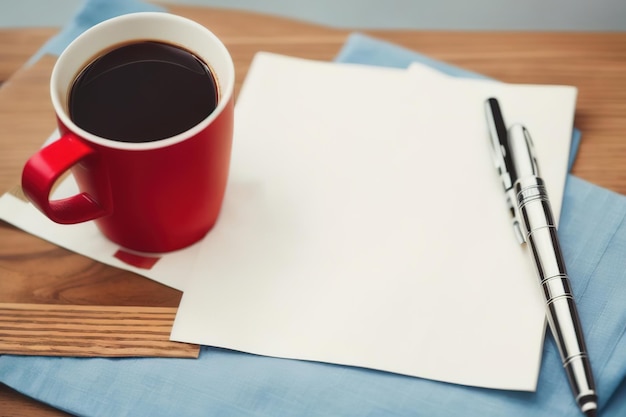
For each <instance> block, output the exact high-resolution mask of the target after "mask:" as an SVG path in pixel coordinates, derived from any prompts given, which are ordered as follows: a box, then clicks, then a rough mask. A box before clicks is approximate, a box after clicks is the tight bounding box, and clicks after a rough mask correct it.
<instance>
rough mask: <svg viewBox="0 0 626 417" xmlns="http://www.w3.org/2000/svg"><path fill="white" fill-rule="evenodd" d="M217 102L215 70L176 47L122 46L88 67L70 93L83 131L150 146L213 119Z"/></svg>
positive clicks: (72, 111) (72, 114)
mask: <svg viewBox="0 0 626 417" xmlns="http://www.w3.org/2000/svg"><path fill="white" fill-rule="evenodd" d="M217 100H218V86H217V82H216V80H215V78H214V76H213V74H212V73H211V70H210V68H209V67H208V65H207V64H206V63H204V62H203V61H202V60H201V59H199V58H198V57H196V56H195V55H194V54H192V53H191V52H189V51H187V50H185V49H182V48H179V47H177V46H174V45H170V44H167V43H161V42H153V41H142V42H135V43H130V44H125V45H121V46H119V47H117V48H115V49H113V50H111V51H109V52H106V53H105V54H103V55H102V56H100V57H98V58H96V59H95V60H94V61H92V62H91V63H89V64H88V65H87V66H86V67H85V68H84V69H83V70H82V71H81V72H80V74H79V75H78V76H77V77H76V79H75V80H74V84H73V85H72V88H71V90H70V94H69V114H70V117H71V119H72V120H73V121H74V123H76V125H78V126H79V127H80V128H82V129H84V130H86V131H88V132H90V133H92V134H94V135H97V136H100V137H102V138H106V139H110V140H116V141H121V142H151V141H156V140H161V139H166V138H169V137H172V136H175V135H177V134H179V133H183V132H185V131H187V130H189V129H190V128H192V127H193V126H195V125H197V124H198V123H199V122H200V121H202V120H204V119H205V118H206V117H208V116H209V115H210V114H211V113H212V112H213V110H215V107H216V106H217Z"/></svg>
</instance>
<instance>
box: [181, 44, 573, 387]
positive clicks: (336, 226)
mask: <svg viewBox="0 0 626 417" xmlns="http://www.w3.org/2000/svg"><path fill="white" fill-rule="evenodd" d="M429 71H430V70H426V69H425V70H424V73H423V74H422V75H420V70H419V67H413V68H411V71H403V70H393V69H383V68H373V67H366V66H357V65H345V64H344V65H342V64H335V63H323V62H313V61H305V60H300V59H295V58H288V57H283V56H277V55H272V54H267V53H261V54H258V55H257V56H256V58H255V60H254V62H253V65H252V67H251V69H250V71H249V74H248V77H247V79H246V81H245V84H244V87H243V89H242V91H241V94H240V96H239V99H238V103H237V108H236V129H235V141H234V148H233V159H232V165H231V175H230V180H229V186H228V190H227V194H226V198H225V203H224V207H223V212H222V214H221V217H220V219H219V221H218V224H217V225H216V227H215V228H214V229H213V230H212V231H211V233H210V234H209V235H208V236H207V238H206V239H205V240H204V241H203V243H202V246H201V248H200V254H199V257H198V259H199V262H198V263H197V265H196V266H195V269H194V273H193V274H192V276H191V277H190V279H189V281H188V282H187V284H186V286H185V292H184V295H183V299H182V302H181V305H180V308H179V311H178V315H177V317H176V322H175V325H174V329H173V332H172V339H173V340H179V341H186V342H193V343H200V344H204V345H212V346H219V347H225V348H230V349H235V350H240V351H245V352H250V353H255V354H261V355H269V356H277V357H285V358H296V359H304V360H313V361H322V362H330V363H337V364H344V365H354V366H360V367H367V368H373V369H379V370H384V371H390V372H396V373H401V374H406V375H412V376H417V377H423V378H429V379H434V380H440V381H447V382H452V383H458V384H465V385H474V386H482V387H490V388H501V389H515V390H534V389H535V386H536V381H537V376H538V372H539V364H540V360H541V351H542V341H543V335H544V306H543V303H542V299H541V294H540V292H539V288H538V284H537V282H536V279H535V276H534V272H533V269H532V265H531V263H530V261H529V259H528V258H527V254H526V252H525V248H523V247H522V246H519V245H518V244H517V242H516V240H515V238H514V235H513V231H512V229H511V222H510V218H509V217H508V216H509V214H508V211H507V207H506V203H505V200H504V193H503V190H502V186H501V184H500V183H499V182H498V181H499V179H498V176H497V174H496V172H495V168H494V165H493V163H492V161H491V156H490V153H489V144H488V143H489V142H488V132H487V127H486V122H485V116H484V114H483V102H484V100H485V99H486V98H487V97H489V96H496V97H498V98H499V99H500V101H501V104H502V106H503V111H504V112H505V116H506V117H507V119H510V120H509V121H510V122H513V121H524V122H525V123H527V125H528V128H529V129H530V131H531V133H532V134H533V135H534V139H535V142H536V146H537V152H538V159H539V163H540V165H542V164H543V163H545V162H546V161H549V165H552V168H550V170H549V172H546V173H545V180H546V182H547V183H548V184H549V192H550V193H551V197H552V199H553V201H554V202H555V203H556V204H555V207H554V209H555V212H556V213H558V212H559V211H560V202H561V199H562V193H563V187H564V181H565V175H566V169H567V168H566V167H567V155H568V150H569V143H570V139H571V132H572V123H573V114H574V105H575V97H576V90H575V89H574V88H571V87H550V86H542V87H540V86H534V87H527V86H511V85H506V84H501V83H496V82H488V81H487V82H486V81H457V80H450V79H448V78H447V77H443V76H437V75H435V74H433V73H432V72H429ZM547 114H549V117H548V116H547ZM509 116H510V117H509ZM544 165H545V164H544Z"/></svg>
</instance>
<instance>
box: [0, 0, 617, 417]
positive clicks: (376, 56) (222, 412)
mask: <svg viewBox="0 0 626 417" xmlns="http://www.w3.org/2000/svg"><path fill="white" fill-rule="evenodd" d="M122 3H124V2H122V1H115V2H110V3H109V2H105V1H91V2H87V3H86V5H85V7H84V9H83V10H82V12H81V13H80V14H79V16H83V18H84V17H85V16H91V17H90V18H89V19H85V20H84V21H90V22H96V21H99V20H101V19H100V18H99V17H101V16H107V17H109V16H112V15H115V14H121V13H123V12H125V10H123V9H122V8H121V7H120V4H122ZM133 3H134V4H135V6H138V7H137V8H135V9H134V11H137V10H141V8H140V7H139V6H141V3H139V2H133ZM106 4H110V6H106ZM96 6H97V7H96ZM146 7H151V6H146ZM119 11H121V13H118V12H119ZM72 26H81V25H80V24H78V23H77V22H76V21H74V22H73V23H72V24H71V25H70V27H72ZM81 27H84V26H81ZM66 40H67V39H66ZM57 41H58V39H57ZM47 53H50V51H47ZM338 60H340V61H343V62H361V63H372V64H378V65H385V64H387V65H395V66H399V65H400V63H403V64H401V65H400V66H406V64H408V63H410V62H412V61H418V62H426V63H428V64H429V65H433V66H435V67H437V68H439V69H444V70H446V71H449V73H451V74H453V75H458V76H465V75H468V74H467V73H465V72H464V71H462V70H460V69H458V68H454V67H451V66H448V65H445V64H442V63H439V62H437V61H433V60H431V59H427V58H425V57H423V56H421V55H418V54H416V53H414V52H411V51H407V50H405V49H402V48H398V47H397V46H394V45H390V44H386V43H384V42H380V41H377V40H374V39H370V38H367V37H365V36H363V35H358V34H356V35H353V36H351V37H350V38H349V39H348V41H347V43H346V45H345V47H344V48H343V50H342V51H341V53H340V55H339V57H338ZM625 218H626V197H625V196H621V195H618V194H616V193H613V192H610V191H608V190H605V189H602V188H599V187H597V186H594V185H592V184H590V183H588V182H585V181H583V180H581V179H578V178H576V177H574V176H571V175H570V176H569V177H568V181H567V185H566V189H565V196H564V204H563V210H562V214H561V224H560V230H559V234H560V236H561V238H562V246H563V251H564V255H565V258H566V261H567V263H568V267H569V272H570V275H571V279H572V284H573V287H574V292H575V295H576V298H577V300H578V303H579V304H578V305H579V309H580V313H581V316H582V321H583V325H584V327H585V330H586V333H587V342H588V345H589V346H588V347H589V351H590V355H591V360H592V365H593V368H594V371H595V373H596V379H597V384H598V390H599V395H600V415H602V416H606V417H618V416H624V415H626V335H625V333H626V332H625V330H626V307H625V304H624V300H626V268H625V264H626V255H625V254H626V221H625ZM529 279H533V277H529ZM459 349H462V347H459ZM415 354H416V355H419V354H420V353H419V352H415ZM511 360H515V358H511ZM0 381H1V382H3V383H5V384H7V385H9V386H11V387H13V388H15V389H16V390H18V391H20V392H23V393H25V394H27V395H30V396H32V397H34V398H37V399H39V400H40V401H44V402H46V403H49V404H51V405H53V406H55V407H57V408H60V409H63V410H66V411H68V412H70V413H72V414H76V415H84V416H120V417H121V416H133V417H136V416H185V417H192V416H214V415H218V416H250V417H251V416H272V417H273V416H321V415H333V416H355V417H356V416H358V417H361V416H366V415H369V416H378V415H381V416H429V417H437V416H446V417H448V416H464V417H474V416H477V417H478V416H480V417H483V416H507V417H516V416H519V417H530V416H533V417H534V416H545V417H548V416H550V417H554V416H577V415H579V411H578V410H577V409H576V406H575V404H574V400H573V398H572V395H571V392H570V389H569V386H568V383H567V380H566V377H565V374H564V372H563V369H562V367H561V364H560V360H559V357H558V353H557V351H556V348H555V345H554V343H553V341H552V339H551V337H548V339H547V340H546V344H545V348H544V355H543V361H542V365H541V374H540V378H539V384H538V388H537V392H535V393H527V392H511V391H498V390H489V389H482V388H471V387H464V386H460V385H452V384H446V383H441V382H434V381H428V380H425V379H420V378H412V377H406V376H401V375H396V374H391V373H385V372H379V371H373V370H368V369H361V368H355V367H347V366H340V365H331V364H324V363H314V362H306V361H297V360H289V359H277V358H270V357H263V356H256V355H250V354H245V353H240V352H235V351H230V350H226V349H217V348H211V347H203V348H202V349H201V353H200V357H199V359H196V360H194V359H165V358H126V359H110V358H80V359H79V358H53V357H21V356H11V355H3V356H0Z"/></svg>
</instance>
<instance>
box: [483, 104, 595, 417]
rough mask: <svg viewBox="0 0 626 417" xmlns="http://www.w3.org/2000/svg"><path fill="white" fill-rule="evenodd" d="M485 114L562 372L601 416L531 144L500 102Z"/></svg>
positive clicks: (585, 407) (586, 406)
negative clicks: (508, 120) (508, 118)
mask: <svg viewBox="0 0 626 417" xmlns="http://www.w3.org/2000/svg"><path fill="white" fill-rule="evenodd" d="M485 110H486V115H487V125H488V127H489V132H490V137H491V145H492V150H493V156H494V162H495V164H496V168H497V169H498V171H499V175H500V177H501V179H502V183H503V185H504V190H505V194H506V198H507V201H508V203H509V208H510V210H511V215H512V219H513V228H514V230H515V235H516V237H517V239H518V241H519V242H520V243H524V242H526V243H527V244H528V246H529V247H530V256H531V258H532V260H533V263H534V265H535V271H536V272H537V276H538V278H539V281H540V283H541V288H542V290H543V295H544V297H545V301H546V307H547V308H546V314H547V318H548V325H549V327H550V331H551V332H552V335H553V337H554V340H555V341H556V345H557V347H558V349H559V353H560V355H561V361H562V363H563V368H564V369H565V372H566V373H567V378H568V379H569V383H570V386H571V388H572V391H573V393H574V397H575V398H576V403H577V404H578V407H579V408H580V410H581V411H582V412H583V413H584V414H585V415H586V416H587V417H593V416H596V414H597V408H598V398H597V395H596V391H595V384H594V381H593V375H592V372H591V364H590V362H589V358H588V357H587V348H586V346H585V339H584V337H583V332H582V326H581V324H580V319H579V317H578V311H577V308H576V303H575V301H574V297H573V295H572V290H571V287H570V282H569V278H568V276H567V271H566V269H565V262H564V260H563V254H562V253H561V247H560V245H559V238H558V235H557V227H556V224H555V221H554V217H553V215H552V210H551V208H550V201H549V200H548V194H547V192H546V187H545V184H544V182H543V180H542V179H541V177H540V176H539V169H538V166H537V160H536V158H535V155H534V149H533V142H532V139H531V137H530V134H529V133H528V130H526V128H525V127H524V126H522V125H519V124H517V125H513V126H512V127H511V128H510V129H508V130H507V129H506V126H505V124H504V118H503V117H502V112H501V110H500V106H499V104H498V101H497V100H496V99H495V98H490V99H488V100H487V101H486V102H485Z"/></svg>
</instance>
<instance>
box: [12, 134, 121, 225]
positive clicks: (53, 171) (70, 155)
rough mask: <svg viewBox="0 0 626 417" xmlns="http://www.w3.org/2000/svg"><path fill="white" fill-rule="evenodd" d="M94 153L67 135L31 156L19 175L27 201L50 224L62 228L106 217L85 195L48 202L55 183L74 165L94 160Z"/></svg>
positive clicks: (89, 196) (91, 149) (100, 207)
mask: <svg viewBox="0 0 626 417" xmlns="http://www.w3.org/2000/svg"><path fill="white" fill-rule="evenodd" d="M95 154H96V152H95V150H94V149H93V148H91V147H90V146H88V145H87V144H85V143H84V142H83V141H81V140H80V139H78V138H77V137H76V136H75V135H74V134H72V133H66V134H65V135H63V136H61V138H60V139H59V140H57V141H55V142H53V143H51V144H50V145H48V146H46V147H44V148H42V149H41V150H40V151H39V152H37V153H36V154H35V155H33V156H32V157H31V158H30V159H29V160H28V161H27V162H26V165H25V166H24V169H23V171H22V189H23V191H24V194H25V195H26V197H28V199H29V200H30V201H31V202H32V203H33V204H34V205H35V206H36V207H37V208H38V209H39V210H40V211H42V212H43V213H44V214H45V215H46V216H48V218H50V220H52V221H54V222H56V223H61V224H73V223H82V222H85V221H88V220H93V219H96V218H98V217H102V216H104V215H106V214H109V212H110V210H108V209H106V208H105V206H103V205H102V204H100V203H99V202H98V201H96V200H95V199H94V197H93V196H91V195H89V194H88V193H85V192H82V193H79V194H76V195H73V196H71V197H67V198H62V199H58V200H50V193H51V192H52V187H54V184H55V182H56V181H57V180H58V179H59V177H61V175H63V174H64V173H65V172H67V171H68V170H69V169H70V168H71V167H72V166H73V165H75V164H77V163H78V162H80V161H82V160H84V159H86V158H87V157H89V156H94V155H95Z"/></svg>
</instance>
